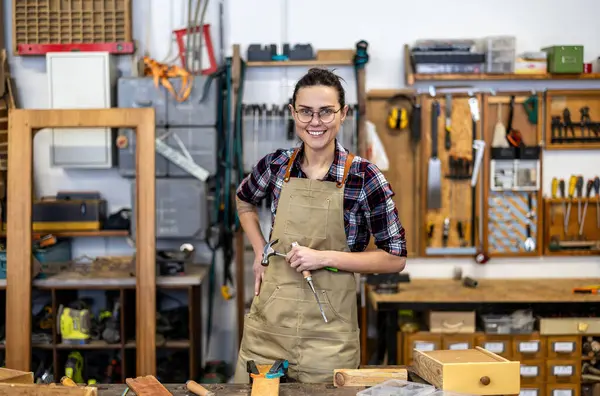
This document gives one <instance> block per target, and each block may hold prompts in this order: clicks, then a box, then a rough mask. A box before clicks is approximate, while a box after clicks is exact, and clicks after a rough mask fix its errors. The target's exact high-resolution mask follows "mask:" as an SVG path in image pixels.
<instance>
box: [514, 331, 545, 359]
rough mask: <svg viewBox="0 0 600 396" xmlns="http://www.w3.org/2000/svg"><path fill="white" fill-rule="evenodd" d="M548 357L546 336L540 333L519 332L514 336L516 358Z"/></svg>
mask: <svg viewBox="0 0 600 396" xmlns="http://www.w3.org/2000/svg"><path fill="white" fill-rule="evenodd" d="M545 357H546V338H544V337H540V335H539V334H537V333H533V334H519V335H515V336H513V353H512V358H513V359H514V360H518V361H523V360H540V359H544V358H545Z"/></svg>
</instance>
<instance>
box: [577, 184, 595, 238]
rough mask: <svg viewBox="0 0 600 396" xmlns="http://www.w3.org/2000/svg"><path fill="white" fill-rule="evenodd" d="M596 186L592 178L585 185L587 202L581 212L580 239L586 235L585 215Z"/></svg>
mask: <svg viewBox="0 0 600 396" xmlns="http://www.w3.org/2000/svg"><path fill="white" fill-rule="evenodd" d="M593 188H594V180H593V179H590V180H588V181H587V183H586V186H585V198H586V200H585V204H584V205H583V212H582V213H581V221H580V224H579V232H578V238H579V240H584V239H585V237H584V235H583V226H584V225H585V215H586V213H587V208H588V203H589V201H590V197H591V196H592V189H593Z"/></svg>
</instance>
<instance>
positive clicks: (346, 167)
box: [283, 149, 354, 188]
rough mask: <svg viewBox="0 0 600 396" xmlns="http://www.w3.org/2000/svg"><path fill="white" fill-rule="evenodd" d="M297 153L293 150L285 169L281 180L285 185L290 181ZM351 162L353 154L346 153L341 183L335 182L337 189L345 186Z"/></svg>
mask: <svg viewBox="0 0 600 396" xmlns="http://www.w3.org/2000/svg"><path fill="white" fill-rule="evenodd" d="M298 151H299V149H295V150H294V151H293V152H292V156H291V157H290V161H289V162H288V164H287V167H286V169H285V176H284V178H283V181H284V182H286V183H287V182H288V181H289V180H290V172H291V171H292V166H293V165H294V161H295V160H296V156H297V155H298ZM352 161H354V154H351V153H348V155H347V156H346V163H345V164H344V175H343V176H342V181H341V182H339V181H338V182H336V186H337V187H338V188H342V187H344V184H346V179H347V178H348V171H349V170H350V167H351V166H352Z"/></svg>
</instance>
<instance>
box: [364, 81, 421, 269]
mask: <svg viewBox="0 0 600 396" xmlns="http://www.w3.org/2000/svg"><path fill="white" fill-rule="evenodd" d="M413 93H414V92H413V91H412V90H403V91H400V90H374V91H369V92H368V94H367V119H368V120H369V121H370V122H372V123H373V124H374V125H375V128H376V129H377V134H378V136H379V138H380V139H381V142H382V144H383V146H384V147H385V149H386V154H387V156H388V158H389V161H390V167H389V169H388V170H387V171H383V174H384V176H385V177H386V179H387V180H388V181H389V183H390V184H391V186H392V189H393V190H394V193H395V194H396V195H395V196H394V202H395V204H396V207H397V208H398V215H399V217H400V221H401V222H402V225H403V226H404V228H405V230H406V243H407V250H408V255H409V256H411V257H413V256H417V255H418V254H419V235H420V224H419V204H418V202H419V199H418V192H419V190H420V181H419V173H420V172H419V166H418V164H419V163H420V160H419V149H418V147H413V145H412V144H411V138H410V131H409V129H408V128H407V129H405V130H401V131H399V130H392V129H390V128H388V126H387V115H388V111H389V108H390V106H397V107H404V108H407V109H410V108H411V105H410V102H409V101H408V100H406V99H402V98H396V99H394V100H392V101H390V100H389V99H390V98H392V97H394V95H397V94H406V95H412V94H413ZM371 246H374V245H373V238H371Z"/></svg>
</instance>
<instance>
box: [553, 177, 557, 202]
mask: <svg viewBox="0 0 600 396" xmlns="http://www.w3.org/2000/svg"><path fill="white" fill-rule="evenodd" d="M557 193H558V179H557V178H556V177H553V178H552V198H556V196H557Z"/></svg>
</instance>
